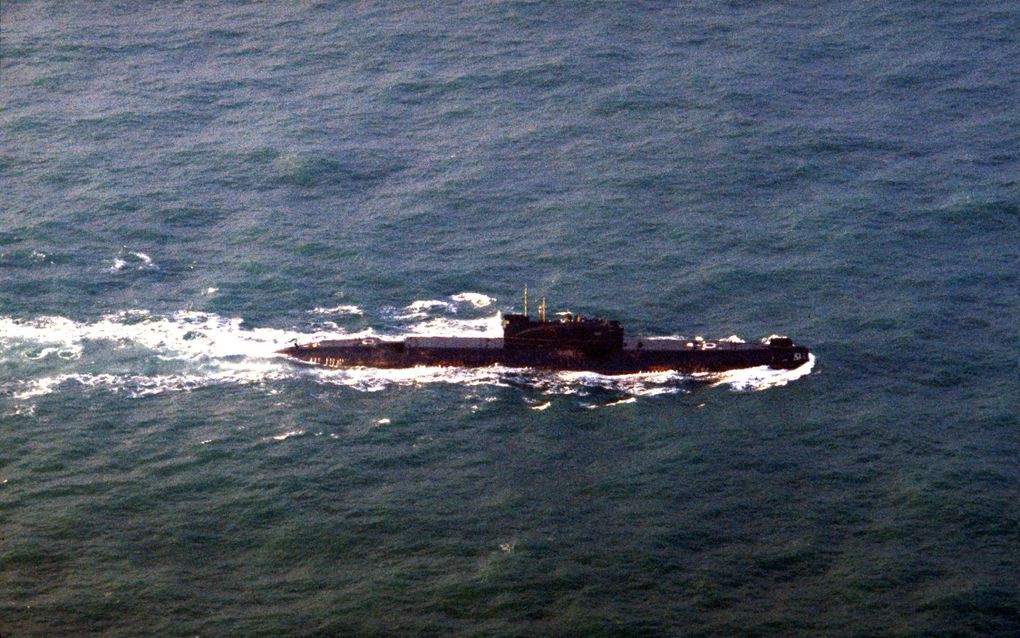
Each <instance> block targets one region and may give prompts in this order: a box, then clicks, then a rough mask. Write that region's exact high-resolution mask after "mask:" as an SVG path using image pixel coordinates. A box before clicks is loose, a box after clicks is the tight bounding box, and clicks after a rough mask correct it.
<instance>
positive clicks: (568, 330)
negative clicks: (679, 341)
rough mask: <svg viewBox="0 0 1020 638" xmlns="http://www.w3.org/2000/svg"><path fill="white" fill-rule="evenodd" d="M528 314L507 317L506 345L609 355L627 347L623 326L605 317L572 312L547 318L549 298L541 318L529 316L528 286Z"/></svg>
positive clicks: (505, 319) (539, 316)
mask: <svg viewBox="0 0 1020 638" xmlns="http://www.w3.org/2000/svg"><path fill="white" fill-rule="evenodd" d="M524 308H525V310H524V313H523V314H508V315H504V316H503V347H504V348H506V349H508V350H557V351H569V350H576V351H580V352H582V353H584V354H586V355H588V356H595V357H598V356H607V355H610V354H612V353H614V352H618V351H620V350H623V326H621V325H620V322H619V321H609V320H606V319H602V318H601V317H591V318H589V317H582V316H581V315H575V314H572V313H569V312H565V313H560V314H559V318H557V319H554V320H552V321H549V320H548V319H546V303H545V297H542V302H541V304H540V305H539V311H538V319H537V320H533V319H532V318H531V317H529V316H528V312H527V308H528V289H527V288H526V287H525V289H524Z"/></svg>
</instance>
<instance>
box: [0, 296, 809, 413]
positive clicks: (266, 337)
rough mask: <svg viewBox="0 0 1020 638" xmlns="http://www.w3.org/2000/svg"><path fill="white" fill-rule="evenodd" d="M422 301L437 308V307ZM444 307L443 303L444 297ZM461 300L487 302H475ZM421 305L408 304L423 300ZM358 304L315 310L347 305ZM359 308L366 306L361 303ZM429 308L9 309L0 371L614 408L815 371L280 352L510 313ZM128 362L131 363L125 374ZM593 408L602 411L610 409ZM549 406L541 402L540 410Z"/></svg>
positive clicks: (185, 387) (42, 380)
mask: <svg viewBox="0 0 1020 638" xmlns="http://www.w3.org/2000/svg"><path fill="white" fill-rule="evenodd" d="M415 303H418V304H419V305H418V306H417V307H421V308H429V309H431V310H432V311H433V312H435V311H436V310H437V309H439V306H438V305H428V304H426V303H419V302H415ZM441 303H444V304H445V303H446V302H441ZM462 303H468V304H471V305H472V307H478V308H480V307H484V306H480V305H479V304H476V303H475V302H474V301H472V300H470V299H467V300H465V301H462ZM414 305H415V304H411V306H414ZM353 308H355V307H353V306H351V307H337V308H331V309H319V308H317V309H314V310H311V311H309V312H311V313H315V314H322V313H323V312H325V311H330V312H332V311H335V312H338V313H339V312H345V311H346V312H350V313H351V314H354V313H353V310H352V309H353ZM358 311H360V308H359V309H358ZM447 312H448V314H447V315H445V316H444V315H436V316H431V317H429V316H426V317H424V318H421V319H422V320H420V321H417V322H414V323H409V324H407V325H403V326H400V327H399V329H396V330H384V331H381V332H377V331H376V330H375V329H373V328H366V329H364V330H360V331H358V332H347V331H344V330H343V329H342V328H339V327H337V326H336V325H335V324H330V325H329V328H328V329H319V330H315V331H303V330H298V329H279V328H249V327H247V326H245V325H244V322H243V320H241V319H240V318H229V317H222V316H220V315H217V314H214V313H206V312H196V311H181V312H176V313H173V314H171V315H168V316H159V315H154V314H152V313H150V312H148V311H145V310H124V311H121V312H118V313H113V314H109V315H104V316H102V317H100V318H99V319H98V320H96V321H92V322H80V321H75V320H73V319H69V318H66V317H57V316H43V317H36V318H33V319H15V318H11V317H0V362H3V363H7V364H11V365H9V366H7V367H8V368H9V369H17V370H18V376H19V377H20V378H18V379H13V378H11V379H3V378H0V398H2V397H5V396H6V397H7V398H9V399H11V400H14V401H20V402H24V401H30V400H32V399H35V398H38V397H41V396H45V395H48V394H52V393H54V392H58V391H61V390H62V389H65V388H71V387H74V386H78V387H82V388H88V389H103V390H107V391H111V392H116V393H124V394H126V395H128V396H131V397H143V396H149V395H154V394H160V393H164V392H187V391H191V390H195V389H198V388H201V387H205V386H210V385H218V384H237V385H248V384H259V383H267V382H276V381H282V380H287V379H305V380H311V381H313V382H315V383H320V384H323V385H331V386H340V387H345V388H351V389H353V390H356V391H361V392H378V391H382V390H385V389H387V388H391V387H395V386H414V385H421V384H431V383H448V384H460V385H487V386H494V387H508V386H512V387H523V388H527V389H529V390H531V391H537V392H539V393H540V394H541V395H543V396H550V397H552V396H577V397H587V396H590V395H592V394H593V393H597V392H609V393H615V394H617V395H622V398H621V397H620V396H617V397H616V399H615V400H614V401H612V402H609V403H607V404H605V406H608V405H624V404H625V403H628V402H629V398H631V397H652V396H658V395H668V394H677V393H688V392H690V391H691V390H692V389H693V388H695V387H698V386H702V385H712V386H725V387H728V388H730V389H731V390H733V391H738V392H753V391H759V390H765V389H768V388H774V387H779V386H782V385H785V384H787V383H790V382H791V381H794V380H796V379H799V378H801V377H803V376H805V375H807V374H809V373H810V372H811V370H812V368H813V367H814V364H815V358H814V356H812V357H811V358H810V360H809V361H808V363H807V364H806V365H804V366H801V367H800V368H797V369H796V370H773V369H770V368H768V367H765V366H762V367H759V368H749V369H746V370H735V371H730V372H726V373H720V374H704V375H697V374H695V375H690V374H681V373H678V372H654V373H641V374H632V375H601V374H596V373H592V372H546V371H536V370H530V369H520V368H507V367H503V366H492V367H487V368H443V367H433V368H426V367H420V368H410V369H399V370H380V369H371V368H350V369H327V368H320V367H317V366H311V365H308V364H304V363H301V362H296V361H294V360H292V359H289V358H287V357H285V356H283V355H279V354H277V353H276V351H277V350H279V349H281V348H283V347H285V346H287V345H288V344H290V343H292V342H295V341H297V342H310V341H321V340H325V339H337V338H351V337H366V336H377V337H385V338H402V337H406V336H411V335H432V336H452V335H465V334H467V335H472V336H499V334H500V330H501V319H502V315H501V313H499V312H495V313H493V314H491V315H487V316H482V317H477V318H459V317H451V316H449V314H452V312H453V311H451V310H447ZM125 370H126V371H125ZM605 406H601V405H595V406H594V407H605ZM535 409H543V408H535Z"/></svg>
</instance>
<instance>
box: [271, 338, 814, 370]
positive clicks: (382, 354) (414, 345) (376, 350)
mask: <svg viewBox="0 0 1020 638" xmlns="http://www.w3.org/2000/svg"><path fill="white" fill-rule="evenodd" d="M785 341H786V343H784V344H783V345H770V344H748V343H732V342H729V341H700V340H698V341H676V340H660V339H642V340H634V339H632V340H628V341H627V342H626V343H625V344H624V347H623V348H621V349H619V350H614V351H612V352H608V353H586V352H585V351H583V350H582V349H575V348H562V347H560V348H548V349H543V348H515V347H504V344H503V339H484V338H469V337H411V338H408V339H405V340H402V341H386V340H380V339H373V338H369V339H342V340H336V341H322V342H319V343H311V344H304V345H294V346H291V347H289V348H286V349H284V350H281V351H280V353H281V354H286V355H288V356H291V357H294V358H297V359H301V360H303V361H307V362H308V363H312V364H315V365H320V366H326V367H331V368H348V367H357V366H364V367H371V368H413V367H419V366H447V367H485V366H495V365H499V366H505V367H509V368H535V369H539V370H558V371H586V372H595V373H599V374H609V375H613V374H634V373H640V372H663V371H670V370H675V371H679V372H684V373H698V372H724V371H727V370H737V369H741V368H753V367H757V366H769V367H772V368H778V369H793V368H797V367H800V366H801V365H804V364H805V363H807V361H808V355H809V352H808V349H807V348H804V347H802V346H795V345H793V344H792V343H789V342H788V340H785Z"/></svg>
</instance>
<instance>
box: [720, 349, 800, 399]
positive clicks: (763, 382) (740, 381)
mask: <svg viewBox="0 0 1020 638" xmlns="http://www.w3.org/2000/svg"><path fill="white" fill-rule="evenodd" d="M814 367H815V355H813V354H811V355H808V360H807V363H805V364H804V365H802V366H800V367H798V368H794V369H793V370H775V369H773V368H770V367H768V366H758V367H756V368H744V369H742V370H731V371H729V372H723V373H720V374H718V375H715V381H714V383H713V384H712V385H727V386H729V387H730V388H731V389H732V390H735V391H737V392H757V391H760V390H767V389H769V388H778V387H780V386H784V385H786V384H787V383H789V382H791V381H796V380H797V379H800V378H801V377H804V376H807V375H809V374H811V370H812V369H813V368H814Z"/></svg>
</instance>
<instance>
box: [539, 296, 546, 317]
mask: <svg viewBox="0 0 1020 638" xmlns="http://www.w3.org/2000/svg"><path fill="white" fill-rule="evenodd" d="M538 320H539V321H545V295H543V296H542V303H540V304H539V305H538Z"/></svg>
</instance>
